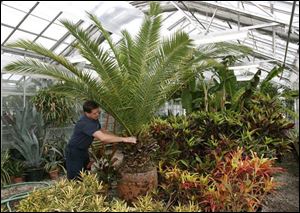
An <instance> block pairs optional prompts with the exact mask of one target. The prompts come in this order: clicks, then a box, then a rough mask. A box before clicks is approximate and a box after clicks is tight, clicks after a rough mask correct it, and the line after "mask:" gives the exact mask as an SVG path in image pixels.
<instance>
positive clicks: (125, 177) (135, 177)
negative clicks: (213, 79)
mask: <svg viewBox="0 0 300 213" xmlns="http://www.w3.org/2000/svg"><path fill="white" fill-rule="evenodd" d="M157 184H158V180H157V170H156V168H155V167H154V168H152V169H150V170H149V171H147V172H141V173H124V172H123V173H122V172H121V179H120V181H119V182H118V186H117V190H118V194H119V197H121V198H122V199H124V200H126V201H129V202H131V201H134V200H135V199H136V198H137V197H138V196H142V195H146V194H147V192H148V191H151V190H152V189H155V188H156V187H157Z"/></svg>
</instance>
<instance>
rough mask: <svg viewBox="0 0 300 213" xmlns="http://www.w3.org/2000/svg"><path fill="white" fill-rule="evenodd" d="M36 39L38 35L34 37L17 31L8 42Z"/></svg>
mask: <svg viewBox="0 0 300 213" xmlns="http://www.w3.org/2000/svg"><path fill="white" fill-rule="evenodd" d="M35 38H36V35H32V34H30V33H25V32H22V31H19V30H17V31H16V32H15V33H14V34H12V36H11V37H10V38H9V40H8V41H7V42H14V41H16V40H19V39H26V40H27V39H28V40H30V41H33V40H34V39H35Z"/></svg>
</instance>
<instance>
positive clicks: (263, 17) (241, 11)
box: [197, 1, 289, 25]
mask: <svg viewBox="0 0 300 213" xmlns="http://www.w3.org/2000/svg"><path fill="white" fill-rule="evenodd" d="M197 4H206V5H209V6H214V7H218V8H220V9H224V10H227V11H229V12H238V13H241V14H243V15H248V16H249V15H251V16H253V17H257V18H259V19H261V20H264V21H272V22H276V23H279V24H284V25H289V24H288V23H287V22H285V21H282V20H278V19H275V18H270V17H266V16H262V15H260V14H257V13H253V12H251V11H246V10H241V9H238V8H234V7H229V6H225V5H221V4H218V3H214V2H212V1H199V2H197Z"/></svg>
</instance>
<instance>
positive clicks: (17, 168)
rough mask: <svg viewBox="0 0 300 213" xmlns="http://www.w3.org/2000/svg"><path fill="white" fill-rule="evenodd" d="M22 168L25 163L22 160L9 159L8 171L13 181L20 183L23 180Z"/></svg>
mask: <svg viewBox="0 0 300 213" xmlns="http://www.w3.org/2000/svg"><path fill="white" fill-rule="evenodd" d="M24 169H25V165H24V162H23V161H18V160H13V159H11V162H10V165H9V171H10V176H11V180H12V182H13V183H21V182H24V181H25V179H24Z"/></svg>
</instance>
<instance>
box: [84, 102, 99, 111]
mask: <svg viewBox="0 0 300 213" xmlns="http://www.w3.org/2000/svg"><path fill="white" fill-rule="evenodd" d="M99 106H100V105H99V104H98V103H97V102H96V101H86V102H84V104H83V111H84V112H87V113H90V112H91V111H92V110H93V109H97V108H99Z"/></svg>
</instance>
